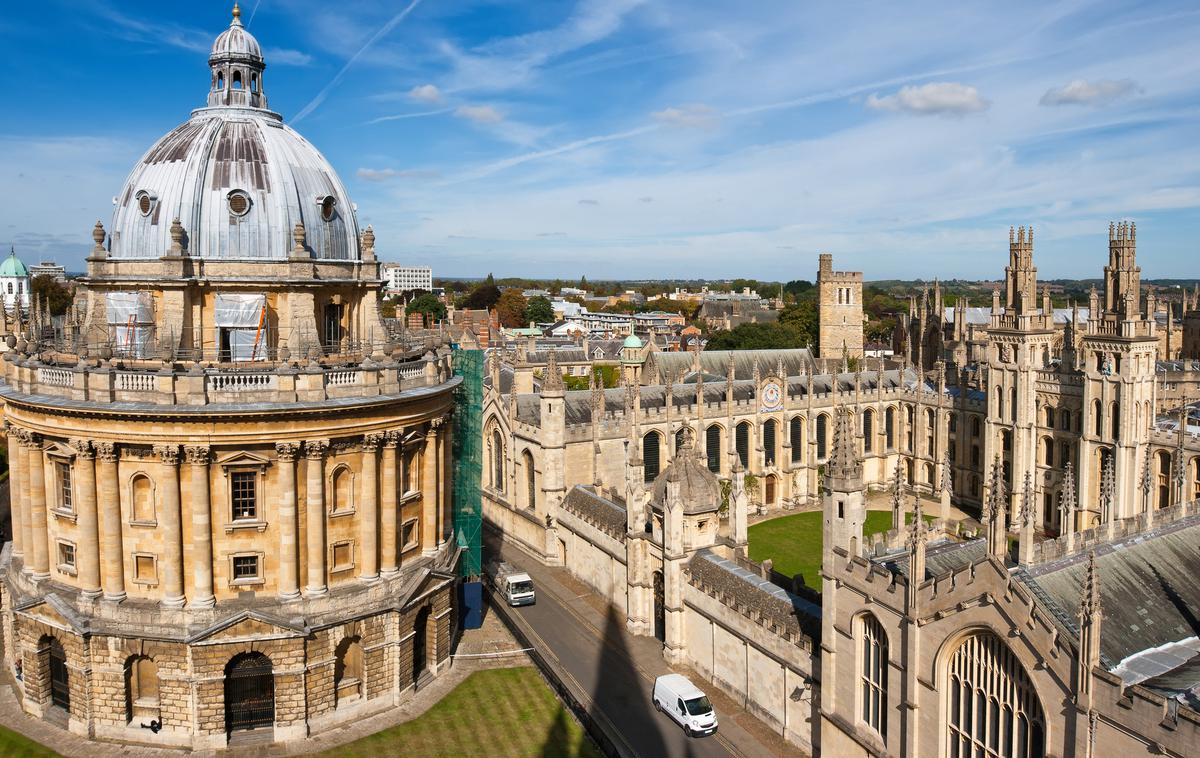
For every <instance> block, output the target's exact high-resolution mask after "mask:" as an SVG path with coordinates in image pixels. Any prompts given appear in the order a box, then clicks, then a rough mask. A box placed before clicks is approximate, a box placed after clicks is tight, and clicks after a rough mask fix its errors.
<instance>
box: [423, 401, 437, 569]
mask: <svg viewBox="0 0 1200 758" xmlns="http://www.w3.org/2000/svg"><path fill="white" fill-rule="evenodd" d="M441 425H442V420H441V419H440V418H435V419H433V420H432V421H430V422H429V429H428V431H426V432H425V447H424V449H423V450H421V547H422V551H421V552H422V554H424V555H433V554H434V553H436V552H437V506H438V487H439V484H438V461H437V438H438V428H439V427H440V426H441Z"/></svg>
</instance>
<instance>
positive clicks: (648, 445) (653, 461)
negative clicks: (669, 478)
mask: <svg viewBox="0 0 1200 758" xmlns="http://www.w3.org/2000/svg"><path fill="white" fill-rule="evenodd" d="M642 464H643V466H644V469H643V470H644V473H645V475H644V479H645V481H647V482H653V481H654V480H655V479H657V478H658V471H659V467H658V432H650V433H648V434H647V435H646V436H645V437H642Z"/></svg>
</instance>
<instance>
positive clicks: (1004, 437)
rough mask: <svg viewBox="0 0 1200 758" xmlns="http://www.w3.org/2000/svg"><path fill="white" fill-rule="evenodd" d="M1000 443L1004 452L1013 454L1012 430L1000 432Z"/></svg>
mask: <svg viewBox="0 0 1200 758" xmlns="http://www.w3.org/2000/svg"><path fill="white" fill-rule="evenodd" d="M1000 442H1001V446H1002V447H1003V448H1004V452H1006V453H1011V452H1012V430H1010V429H1005V430H1003V431H1002V432H1000Z"/></svg>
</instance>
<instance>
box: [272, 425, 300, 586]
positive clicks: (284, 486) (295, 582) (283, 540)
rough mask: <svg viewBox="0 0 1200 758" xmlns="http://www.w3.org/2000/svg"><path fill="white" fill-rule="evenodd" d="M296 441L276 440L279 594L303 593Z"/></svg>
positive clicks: (297, 445) (297, 450)
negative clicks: (297, 515)
mask: <svg viewBox="0 0 1200 758" xmlns="http://www.w3.org/2000/svg"><path fill="white" fill-rule="evenodd" d="M299 452H300V445H299V444H297V443H295V442H277V443H275V454H276V455H277V456H278V458H279V597H280V598H282V599H283V600H295V599H297V598H299V597H300V546H299V540H298V538H297V535H296V454H297V453H299Z"/></svg>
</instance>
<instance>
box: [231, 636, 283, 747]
mask: <svg viewBox="0 0 1200 758" xmlns="http://www.w3.org/2000/svg"><path fill="white" fill-rule="evenodd" d="M274 724H275V672H274V667H273V666H272V665H271V659H270V658H268V657H267V656H265V655H263V654H262V653H258V652H251V653H239V654H238V655H235V656H234V657H233V658H231V659H230V661H229V663H228V664H227V665H226V666H225V731H226V732H227V733H230V734H232V733H233V732H234V731H241V730H247V729H260V728H264V727H270V726H274Z"/></svg>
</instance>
